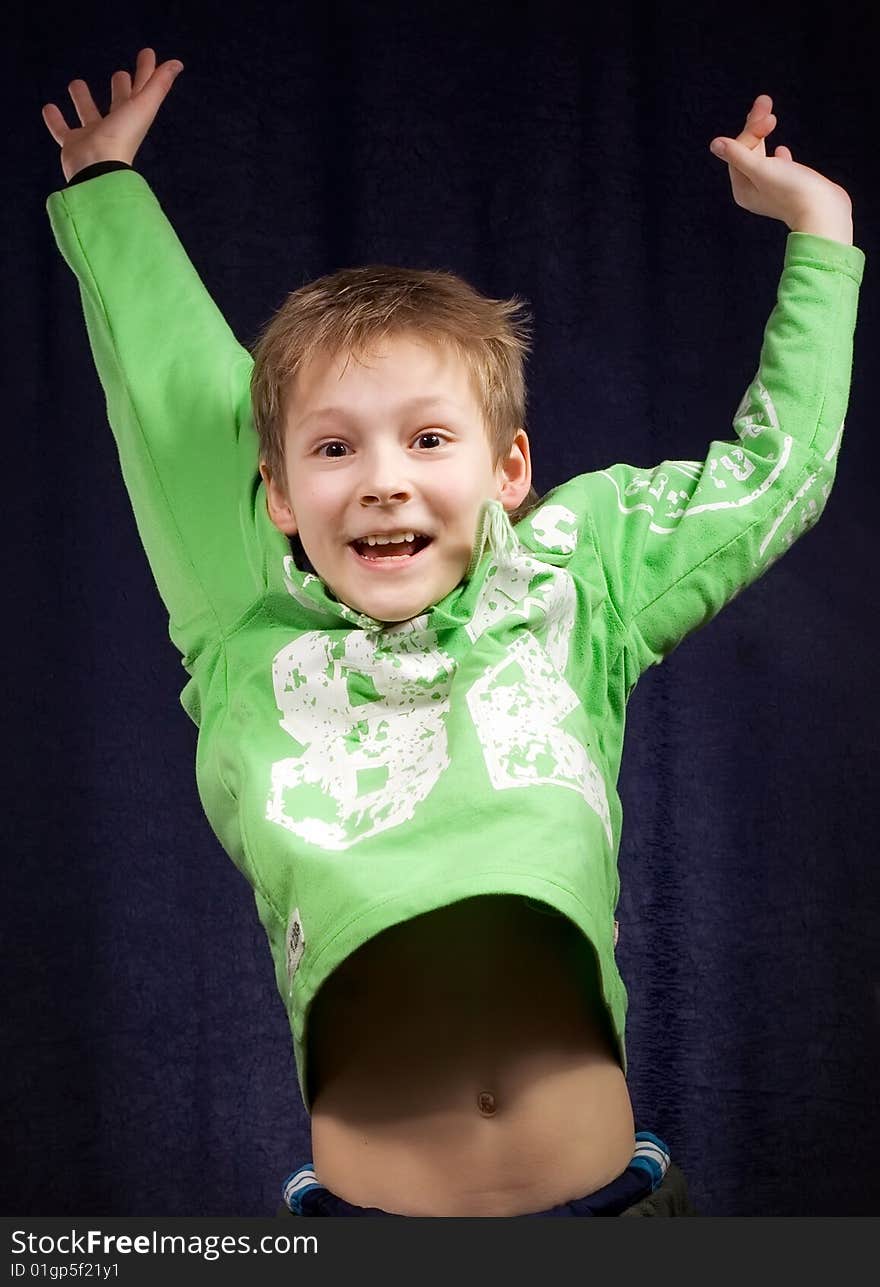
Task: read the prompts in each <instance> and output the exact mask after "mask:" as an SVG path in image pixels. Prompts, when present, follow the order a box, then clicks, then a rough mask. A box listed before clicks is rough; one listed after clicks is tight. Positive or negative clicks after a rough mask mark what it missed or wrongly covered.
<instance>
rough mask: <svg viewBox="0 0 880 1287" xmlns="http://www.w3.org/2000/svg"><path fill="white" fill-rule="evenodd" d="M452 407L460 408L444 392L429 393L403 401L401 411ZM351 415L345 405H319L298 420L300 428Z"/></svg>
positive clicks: (400, 406) (399, 408)
mask: <svg viewBox="0 0 880 1287" xmlns="http://www.w3.org/2000/svg"><path fill="white" fill-rule="evenodd" d="M441 406H444V407H452V408H453V409H455V410H459V407H458V404H457V403H455V402H452V401H451V400H450V399H449V398H444V397H443V396H442V394H439V393H437V394H434V393H432V394H428V395H426V396H422V397H419V398H410V399H409V400H408V401H407V402H401V403H400V405H399V407H398V410H399V411H425V410H427V409H428V408H429V407H441ZM348 415H349V412H348V410H347V409H346V408H345V407H319V408H318V409H317V410H315V411H310V412H309V413H308V415H307V416H303V418H302V420H300V421H299V422H298V426H299V428H302V427H303V426H304V425H306V424H308V423H309V421H310V420H326V419H328V418H330V417H333V416H339V417H341V418H342V419H343V420H345V419H346V418H347V417H348Z"/></svg>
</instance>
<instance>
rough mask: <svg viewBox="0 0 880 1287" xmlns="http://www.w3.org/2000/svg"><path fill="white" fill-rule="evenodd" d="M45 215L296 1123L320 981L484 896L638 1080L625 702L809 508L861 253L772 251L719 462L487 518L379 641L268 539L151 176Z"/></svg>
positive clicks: (828, 475)
mask: <svg viewBox="0 0 880 1287" xmlns="http://www.w3.org/2000/svg"><path fill="white" fill-rule="evenodd" d="M47 210H48V213H49V218H50V222H51V227H52V231H53V233H54V236H55V239H56V241H57V244H58V247H59V249H60V251H61V254H62V255H63V257H64V259H65V260H66V261H67V263H68V264H69V266H70V268H71V269H72V271H73V272H74V274H75V275H76V278H77V281H78V283H79V288H80V295H81V300H82V307H83V312H84V315H85V322H86V326H87V330H88V336H89V341H90V345H91V349H92V354H93V356H94V360H95V365H96V368H97V372H98V377H99V379H100V381H101V384H102V386H103V389H104V392H105V394H106V399H107V415H108V419H109V422H110V426H111V429H112V431H113V434H114V436H115V439H116V443H117V447H118V451H119V458H120V464H121V468H122V475H123V478H124V481H125V485H126V487H127V489H128V494H129V497H130V500H131V504H132V508H133V511H134V515H135V519H136V522H137V527H138V531H139V533H140V537H141V540H142V542H143V546H144V550H145V553H146V556H147V558H148V560H149V563H150V568H151V570H152V573H153V576H154V579H155V582H156V586H157V589H158V591H159V594H160V595H161V597H162V601H163V603H164V604H165V607H166V609H167V611H168V613H169V623H170V624H169V634H170V638H171V641H172V643H173V644H174V646H175V647H176V648H177V649H178V651H179V652H180V654H181V656H182V665H183V667H184V669H185V671H186V673H187V675H188V681H187V682H186V683H185V685H184V687H183V690H182V694H181V702H182V705H183V707H184V709H185V710H186V712H187V713H188V714H189V716H190V717H191V718H192V720H193V721H194V722H195V724H196V725H197V727H198V730H199V735H198V748H197V753H196V776H197V782H198V788H199V794H200V798H201V801H202V804H203V806H204V809H205V813H206V815H207V818H208V820H209V822H210V824H211V827H212V828H213V830H214V832H215V834H216V836H217V838H218V839H219V841H220V843H221V845H222V846H223V848H224V849H225V850H226V852H227V853H228V854H229V856H230V857H231V858H232V860H233V862H235V863H236V865H237V866H238V867H239V869H240V870H241V872H242V873H243V874H244V876H245V877H246V878H247V880H248V881H249V882H250V884H251V886H252V888H253V891H254V897H255V900H256V905H257V910H258V913H259V916H260V919H261V921H262V924H263V926H264V927H265V930H266V934H267V936H268V939H269V946H270V948H271V951H272V956H273V958H274V963H275V973H276V979H277V983H278V988H279V991H280V993H281V996H282V998H283V1001H284V1004H285V1007H286V1009H287V1013H288V1016H289V1020H290V1026H291V1031H292V1034H293V1044H294V1053H295V1057H296V1064H297V1072H298V1077H299V1085H300V1091H301V1094H302V1097H303V1103H304V1105H305V1107H306V1110H307V1111H308V1110H310V1108H311V1098H310V1096H311V1093H312V1088H311V1087H310V1085H309V1082H308V1076H307V1074H308V1069H307V1054H308V1048H307V1029H308V1020H309V1009H310V1006H311V1004H312V1001H313V999H314V997H315V996H316V994H317V992H318V990H319V989H320V988H321V986H322V984H323V983H324V981H325V980H326V979H327V978H328V976H329V975H330V974H331V973H332V972H333V970H335V969H336V968H337V966H339V965H340V963H341V962H342V961H344V960H345V959H346V958H347V957H348V956H349V955H350V954H351V953H352V952H354V951H356V950H357V948H359V947H360V946H361V945H362V944H364V943H365V942H366V941H367V940H368V939H370V938H372V937H373V936H374V935H376V934H379V933H380V932H381V931H383V930H385V929H387V928H388V927H389V926H391V925H394V924H397V923H399V922H402V921H407V920H409V919H411V918H412V917H414V916H419V915H421V914H423V913H425V912H428V911H431V910H433V909H434V908H438V907H441V906H444V905H446V904H449V903H452V902H455V901H456V900H458V899H463V898H469V897H472V896H474V895H478V894H513V895H519V896H521V897H524V898H527V899H529V900H532V901H537V902H538V903H540V904H541V905H542V907H549V908H551V909H554V910H555V911H556V912H557V913H560V914H562V915H563V916H565V917H568V918H570V920H572V921H573V922H574V923H575V925H577V926H578V928H579V929H580V930H581V931H582V933H583V935H584V936H585V938H586V941H587V943H588V944H589V945H590V946H591V947H592V949H593V950H594V952H595V955H596V959H597V961H598V965H599V970H600V977H601V987H602V992H603V996H604V1000H605V1004H606V1006H607V1009H608V1014H609V1016H610V1021H611V1025H612V1027H613V1030H614V1032H615V1034H616V1039H617V1044H618V1051H619V1057H620V1061H621V1066H622V1068H623V1069H624V1071H625V1070H626V1049H625V1041H624V1029H625V1017H626V1005H627V1001H626V990H625V987H624V984H623V981H622V979H621V977H620V973H619V971H618V967H617V963H616V960H615V943H616V924H615V919H614V913H615V908H616V904H617V899H618V891H619V879H618V874H617V854H618V848H619V843H620V829H621V805H620V800H619V797H618V794H617V790H616V785H617V779H618V772H619V767H620V759H621V751H622V740H623V730H624V720H625V708H626V703H627V701H628V699H629V696H630V693H631V692H632V690H633V688H634V686H635V684H636V681H637V680H638V678H639V676H640V675H641V674H642V672H643V671H644V670H645V669H647V667H649V666H652V665H656V664H658V663H659V662H661V661H662V660H663V659H664V657H666V656H667V655H668V654H669V653H670V652H671V651H672V649H673V648H675V646H676V645H677V644H678V643H680V642H681V640H682V639H684V638H685V637H686V636H687V635H688V634H690V633H692V632H693V631H694V630H697V629H698V628H699V627H701V626H702V625H704V624H705V623H706V622H708V621H709V620H710V619H711V618H712V617H714V616H715V614H716V613H717V612H718V611H719V610H720V609H721V608H722V606H723V605H724V604H725V603H728V602H729V601H730V600H731V599H732V598H733V597H734V596H735V595H736V594H738V593H739V591H740V590H742V589H743V588H744V587H745V586H746V585H748V584H749V583H751V582H753V581H755V580H756V579H757V578H758V577H759V576H761V575H762V574H763V573H764V572H766V570H767V569H768V568H769V567H770V566H771V564H772V563H773V562H774V561H775V560H776V559H777V558H778V557H779V555H780V554H782V553H783V552H784V551H785V550H787V549H788V548H789V546H790V545H791V544H792V542H793V541H795V540H797V538H798V537H799V536H801V535H802V534H803V533H804V532H806V531H807V530H808V529H809V528H810V527H811V526H812V525H813V524H814V523H815V522H816V520H817V518H818V517H819V515H820V514H821V513H822V510H823V509H824V506H825V503H826V500H827V498H828V494H829V491H830V489H831V486H832V483H833V480H834V476H835V470H836V464H837V453H838V448H839V446H840V440H841V434H842V431H843V425H844V416H845V413H846V409H847V403H848V399H849V389H850V379H851V369H852V346H853V333H854V328H855V321H856V309H857V301H858V293H859V286H860V284H861V280H862V274H863V270H864V260H865V256H864V253H863V252H862V251H861V250H860V249H858V248H856V247H852V246H845V245H843V244H841V243H838V242H834V241H830V240H828V239H826V238H823V237H817V236H813V235H809V234H806V233H799V232H793V233H789V234H788V236H787V239H786V245H785V259H784V265H783V270H782V276H781V280H780V283H779V288H778V294H777V301H776V304H775V306H774V308H773V311H772V313H771V316H770V319H769V321H768V323H767V326H766V329H765V332H764V338H763V344H762V348H761V355H760V361H759V365H758V370H757V373H756V374H755V376H754V379H753V380H752V381H751V383H750V384H749V386H748V388H747V389H746V391H745V394H744V395H743V398H742V401H741V403H740V405H739V407H738V408H737V410H736V413H735V417H734V420H733V429H734V431H735V435H736V436H735V437H733V438H731V439H729V440H722V441H712V442H710V443H709V445H708V449H707V453H706V457H705V459H704V460H664V461H663V462H661V463H660V464H659V465H657V466H655V467H650V466H649V467H645V468H640V467H638V466H634V465H626V464H617V465H611V466H610V467H609V468H607V469H602V470H598V471H596V472H593V473H587V474H580V475H578V476H577V477H575V478H572V479H570V480H569V481H568V482H565V483H562V484H561V485H560V486H558V487H555V488H554V489H553V490H552V491H551V492H550V493H549V494H548V495H547V496H546V497H545V498H544V500H543V502H542V503H541V504H540V506H538V507H537V508H536V509H535V510H533V511H532V512H531V513H530V514H528V515H527V516H526V517H525V518H524V519H522V520H521V521H519V522H518V523H517V524H516V525H515V526H512V525H511V523H510V521H509V519H508V517H507V515H506V513H505V511H504V509H503V507H502V505H501V504H500V503H499V502H498V501H494V500H493V501H487V502H486V503H485V505H484V506H483V509H482V511H481V515H480V520H479V524H478V529H477V531H476V533H475V545H474V551H473V557H472V560H471V564H470V566H469V568H468V570H467V572H466V574H465V576H464V578H463V579H462V581H461V582H460V583H459V585H458V586H456V588H455V589H454V590H452V591H451V592H450V593H449V594H448V595H447V596H446V597H445V598H444V599H442V600H441V601H440V602H439V603H436V604H434V605H433V606H432V607H430V608H429V609H427V610H426V611H425V612H424V613H423V614H422V615H421V616H419V617H416V618H413V619H412V620H409V621H405V622H399V623H394V624H390V625H386V624H383V623H382V622H380V621H377V620H374V619H373V618H371V617H368V616H365V615H363V614H361V613H359V612H357V611H355V610H354V609H352V608H350V607H348V606H347V605H346V604H344V603H341V602H339V601H338V600H337V599H336V598H335V596H334V595H333V594H332V592H331V591H330V590H329V589H328V588H327V587H326V586H325V584H324V583H323V582H322V581H321V580H320V578H319V577H317V576H316V575H314V574H313V573H309V572H303V571H301V570H299V569H298V568H297V566H296V565H295V563H294V559H293V556H292V553H291V547H290V544H289V542H288V540H287V538H286V537H285V536H284V535H283V534H282V533H281V532H280V531H278V529H277V528H276V527H275V526H274V525H273V524H272V522H271V521H270V519H269V516H268V512H267V508H266V493H265V487H264V484H263V482H262V480H261V478H260V474H259V448H258V439H257V435H256V432H255V429H254V425H253V418H252V412H251V404H250V379H251V371H252V368H253V360H252V358H251V356H250V354H249V353H248V351H247V350H246V349H244V348H243V347H242V346H241V345H240V344H239V343H238V341H237V340H236V338H235V336H234V335H233V334H232V332H231V330H230V329H229V327H228V326H227V324H226V322H225V321H224V319H223V317H222V316H221V314H220V312H219V311H218V309H217V307H216V305H215V304H214V302H213V301H212V299H211V297H210V296H209V294H208V293H207V291H206V290H205V288H204V286H203V284H202V282H201V281H200V279H199V276H198V274H197V272H196V271H195V268H194V267H193V265H192V263H191V262H190V260H189V258H188V257H187V254H186V252H185V251H184V249H183V247H182V246H181V244H180V241H179V240H178V238H177V236H176V234H175V233H174V231H173V229H172V228H171V226H170V224H169V222H168V220H167V219H166V217H165V215H164V213H163V211H162V209H161V207H160V205H159V202H158V200H157V199H156V197H155V195H154V194H153V192H152V191H151V189H150V187H149V186H148V184H147V182H146V181H145V180H144V178H143V177H142V176H141V175H140V174H138V173H137V172H136V171H133V170H121V171H118V172H111V173H105V174H102V175H99V176H98V177H95V178H90V179H88V180H87V181H86V182H82V183H79V184H76V185H75V186H71V187H69V188H66V189H64V190H61V191H57V192H54V193H52V194H51V196H50V197H49V198H48V201H47ZM450 950H451V951H454V944H453V945H451V946H450ZM524 950H526V951H527V950H528V945H527V944H526V945H524Z"/></svg>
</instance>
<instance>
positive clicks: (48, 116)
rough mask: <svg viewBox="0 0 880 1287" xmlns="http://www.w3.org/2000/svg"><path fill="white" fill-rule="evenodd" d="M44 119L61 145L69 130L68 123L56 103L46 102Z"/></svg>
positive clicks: (48, 128) (47, 127) (50, 131)
mask: <svg viewBox="0 0 880 1287" xmlns="http://www.w3.org/2000/svg"><path fill="white" fill-rule="evenodd" d="M43 120H44V121H45V123H46V129H47V130H48V131H49V133H50V134H51V135H52V137H53V139H54V140H55V142H56V143H58V144H59V145H63V144H64V140H65V138H66V137H67V134H68V132H69V130H68V125H67V122H66V121H65V119H64V117H63V116H62V115H61V113H60V111H59V110H58V108H57V107H56V106H55V104H54V103H46V104H44V106H43Z"/></svg>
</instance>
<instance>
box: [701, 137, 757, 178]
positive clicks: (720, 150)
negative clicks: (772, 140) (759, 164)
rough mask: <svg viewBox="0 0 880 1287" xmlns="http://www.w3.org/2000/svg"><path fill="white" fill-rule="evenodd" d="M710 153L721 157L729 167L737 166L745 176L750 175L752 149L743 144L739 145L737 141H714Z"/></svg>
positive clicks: (722, 139) (720, 139) (724, 139)
mask: <svg viewBox="0 0 880 1287" xmlns="http://www.w3.org/2000/svg"><path fill="white" fill-rule="evenodd" d="M709 151H710V152H712V153H714V155H715V156H720V157H721V158H722V160H724V161H727V162H728V164H729V165H735V166H736V168H737V169H738V170H742V171H743V172H744V173H745V174H748V173H749V171H750V170H751V168H752V160H753V158H752V151H751V148H747V147H745V146H744V145H743V144H742V143H737V141H736V139H727V138H717V139H713V140H712V142H711V143H710V144H709Z"/></svg>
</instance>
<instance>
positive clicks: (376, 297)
mask: <svg viewBox="0 0 880 1287" xmlns="http://www.w3.org/2000/svg"><path fill="white" fill-rule="evenodd" d="M530 325H531V317H530V314H529V313H528V310H527V308H526V306H525V304H524V303H523V302H522V301H521V300H519V299H518V298H517V297H516V296H513V297H512V298H511V299H506V300H502V299H489V298H487V297H486V296H485V295H481V294H480V293H479V291H477V290H475V289H474V287H473V286H471V285H469V283H468V282H466V281H464V280H463V278H461V277H458V276H457V275H456V274H454V273H450V272H444V271H440V270H438V269H415V268H398V267H390V266H389V265H387V264H367V265H365V266H363V267H359V268H343V269H340V271H339V272H336V273H332V274H329V275H327V276H324V277H319V278H317V280H315V281H312V282H308V283H307V284H306V285H304V286H300V288H299V289H298V290H295V291H293V292H292V293H291V294H290V295H288V296H287V298H286V299H285V301H284V303H283V304H282V305H281V307H280V308H279V309H278V310H277V311H276V312H275V314H274V315H273V316H272V317H271V318H270V319H269V321H268V322H267V323H266V324H265V325H264V326H263V328H262V329H261V331H260V332H259V333H258V335H257V338H256V340H255V342H254V344H253V346H252V348H251V355H252V357H253V359H254V368H253V371H252V373H251V404H252V407H253V416H254V425H255V428H256V430H257V434H258V437H259V442H260V458H261V460H262V461H263V463H264V464H265V465H266V467H267V469H268V471H269V473H270V475H271V477H272V479H273V480H276V481H277V482H278V483H279V484H280V485H281V486H282V488H283V490H284V493H285V495H286V494H287V485H286V479H285V468H284V422H285V415H286V411H287V400H288V398H289V395H290V391H291V386H292V382H293V378H294V376H295V375H296V373H297V372H298V371H299V370H300V368H301V367H302V366H304V365H305V364H306V363H307V362H308V361H309V359H310V358H311V357H312V356H314V355H315V354H316V353H318V352H321V353H327V354H329V355H331V357H332V356H335V355H336V354H338V353H343V352H348V353H351V354H353V355H354V356H355V357H359V356H360V355H362V354H364V353H366V352H368V351H369V346H370V344H371V343H372V342H373V341H377V340H381V339H383V338H384V337H386V336H395V335H400V334H402V333H413V334H415V335H416V336H417V337H419V338H420V339H422V340H424V341H427V342H430V343H434V344H438V345H442V344H447V345H450V346H451V347H452V348H453V350H454V351H455V352H457V354H458V355H459V356H460V357H461V358H462V359H463V360H464V362H465V363H466V365H467V367H468V370H469V373H470V375H471V380H472V383H473V386H474V389H475V392H476V394H477V399H478V401H479V404H480V407H481V410H482V413H483V419H484V422H485V426H486V434H487V437H488V440H489V445H490V448H491V450H492V465H493V468H494V467H495V466H497V465H498V464H499V463H500V462H501V461H502V460H506V459H507V457H508V455H509V454H510V450H511V447H512V446H513V440H514V436H515V434H516V431H517V429H519V428H520V427H523V428H524V427H525V415H526V385H525V375H524V365H525V359H526V356H527V354H528V352H529V349H530V347H531V340H530ZM288 499H289V497H288ZM539 503H540V497H539V496H538V493H537V492H536V491H535V489H534V487H532V488H531V489H530V491H529V494H528V496H526V498H525V499H524V500H523V502H522V503H521V504H520V505H519V506H518V507H517V509H516V510H515V511H514V512H513V513H511V514H510V516H509V517H510V519H511V522H517V521H518V520H519V519H520V518H523V517H525V515H526V514H527V513H528V512H529V511H530V510H531V509H533V508H534V507H535V506H536V505H537V504H539Z"/></svg>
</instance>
